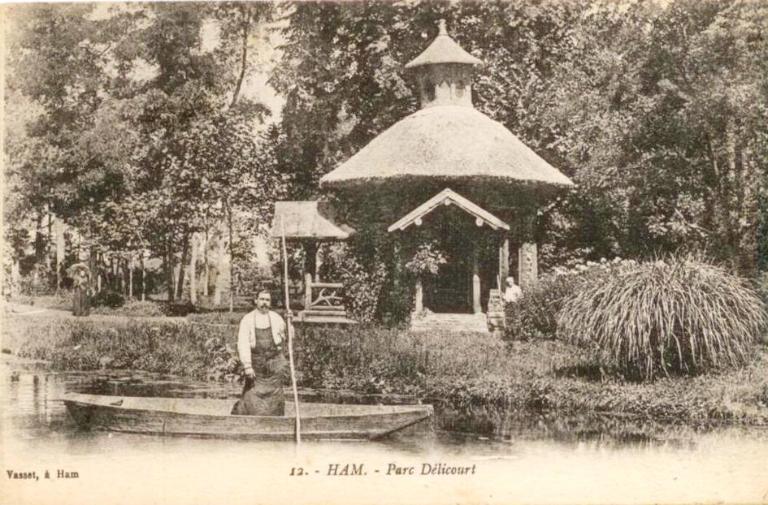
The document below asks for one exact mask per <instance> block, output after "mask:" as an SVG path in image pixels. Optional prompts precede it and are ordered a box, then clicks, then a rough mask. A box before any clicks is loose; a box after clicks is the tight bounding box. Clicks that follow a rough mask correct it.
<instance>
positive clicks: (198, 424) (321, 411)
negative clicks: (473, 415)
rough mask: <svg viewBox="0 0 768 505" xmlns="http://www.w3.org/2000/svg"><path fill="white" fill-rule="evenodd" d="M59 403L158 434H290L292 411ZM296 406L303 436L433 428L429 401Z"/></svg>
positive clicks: (177, 401) (373, 435) (92, 422)
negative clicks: (258, 413)
mask: <svg viewBox="0 0 768 505" xmlns="http://www.w3.org/2000/svg"><path fill="white" fill-rule="evenodd" d="M62 401H63V402H64V404H65V405H66V406H67V410H68V411H69V413H70V414H71V415H72V417H73V418H74V419H75V421H76V422H77V423H78V424H79V425H80V426H82V427H85V428H95V429H103V430H109V431H119V432H126V433H147V434H156V435H186V436H199V437H249V438H256V439H263V440H292V439H293V438H294V424H295V409H294V406H293V403H292V402H289V401H287V402H286V403H285V409H286V413H285V415H284V416H235V415H231V414H230V412H231V411H232V406H233V405H234V403H235V400H215V399H198V398H149V397H137V396H104V395H87V394H80V393H67V394H66V395H64V397H63V398H62ZM300 408H301V409H300V412H301V436H302V438H303V439H314V440H318V439H322V440H375V439H378V438H382V437H386V436H389V435H394V434H401V433H408V434H414V433H426V432H430V431H431V430H432V414H433V410H432V406H431V405H345V404H332V403H301V405H300Z"/></svg>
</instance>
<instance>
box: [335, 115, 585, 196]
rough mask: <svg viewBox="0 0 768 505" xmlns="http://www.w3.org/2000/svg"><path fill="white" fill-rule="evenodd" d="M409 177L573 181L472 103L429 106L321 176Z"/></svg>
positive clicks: (358, 179) (359, 179) (341, 180)
mask: <svg viewBox="0 0 768 505" xmlns="http://www.w3.org/2000/svg"><path fill="white" fill-rule="evenodd" d="M405 178H431V179H448V180H450V179H467V178H471V179H478V178H481V179H482V178H487V179H497V180H500V181H501V182H506V183H514V182H534V183H542V184H548V185H555V186H564V187H571V186H573V185H574V184H573V182H571V180H570V179H569V178H568V177H566V176H565V175H563V174H562V173H561V172H560V171H559V170H557V169H556V168H555V167H553V166H552V165H550V164H549V163H547V162H546V161H545V160H544V159H543V158H541V157H540V156H539V155H537V154H536V153H535V152H533V150H531V149H530V148H529V147H528V146H526V145H525V144H523V142H521V141H520V139H518V138H517V137H516V136H515V135H513V134H512V132H510V131H509V130H507V129H506V128H505V127H504V125H502V124H501V123H499V122H497V121H494V120H492V119H491V118H489V117H488V116H486V115H485V114H483V113H482V112H480V111H478V110H475V109H474V108H472V107H462V106H456V105H441V106H434V107H427V108H425V109H422V110H419V111H417V112H415V113H413V114H411V115H410V116H408V117H406V118H405V119H402V120H401V121H399V122H397V123H395V124H394V125H392V126H391V127H390V128H388V129H387V130H385V131H384V132H382V133H381V134H379V135H378V136H377V137H376V138H374V139H373V140H372V141H371V142H370V143H369V144H368V145H367V146H365V147H364V148H362V149H361V150H360V151H358V152H357V153H356V154H355V155H354V156H352V157H351V158H349V159H348V160H347V161H346V162H344V163H342V164H341V165H340V166H338V167H337V168H336V169H335V170H333V171H331V172H329V173H327V174H325V175H324V176H323V177H322V178H321V179H320V185H321V186H323V187H333V186H342V185H345V184H358V183H367V182H375V181H384V180H394V179H405Z"/></svg>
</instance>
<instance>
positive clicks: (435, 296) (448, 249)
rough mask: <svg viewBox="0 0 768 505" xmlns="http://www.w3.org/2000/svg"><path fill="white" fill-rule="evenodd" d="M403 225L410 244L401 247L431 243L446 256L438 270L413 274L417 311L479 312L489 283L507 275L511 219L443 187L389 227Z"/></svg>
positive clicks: (394, 228) (485, 301)
mask: <svg viewBox="0 0 768 505" xmlns="http://www.w3.org/2000/svg"><path fill="white" fill-rule="evenodd" d="M412 225H413V226H412ZM406 229H409V230H408V232H407V234H406V235H403V240H404V243H406V244H410V246H411V247H406V248H405V250H410V251H411V254H412V253H413V251H415V248H417V247H419V246H420V245H422V246H423V245H424V244H429V246H430V247H431V248H433V249H434V250H436V251H439V252H440V253H441V254H442V255H443V256H444V258H445V262H443V263H442V264H440V265H439V267H438V269H437V273H436V274H433V275H425V276H422V277H421V278H419V279H417V286H416V300H415V304H414V306H415V309H414V310H415V313H417V314H420V313H422V312H428V313H430V312H431V313H450V314H462V313H464V314H476V315H479V314H482V313H483V312H484V311H485V310H486V309H487V304H488V295H489V291H490V289H492V288H494V287H496V285H497V284H498V283H499V281H498V279H499V276H502V277H504V276H506V269H507V268H508V266H507V265H508V263H509V238H508V233H509V225H508V224H506V223H504V222H503V221H501V220H500V219H499V218H497V217H496V216H494V215H493V214H491V213H490V212H488V211H486V210H485V209H483V208H482V207H480V206H479V205H477V204H475V203H473V202H471V201H470V200H468V199H466V198H464V197H463V196H461V195H459V194H458V193H456V192H454V191H452V190H450V189H445V190H443V191H441V192H440V193H438V194H437V195H435V196H434V197H432V198H430V199H429V200H427V201H426V202H424V203H423V204H421V205H420V206H418V207H417V208H415V209H414V210H412V211H411V212H409V213H408V214H407V215H405V216H403V217H402V218H401V219H399V220H398V221H397V222H396V223H394V224H393V225H391V226H390V227H389V229H388V230H389V231H390V232H394V231H404V230H406ZM406 261H407V259H406Z"/></svg>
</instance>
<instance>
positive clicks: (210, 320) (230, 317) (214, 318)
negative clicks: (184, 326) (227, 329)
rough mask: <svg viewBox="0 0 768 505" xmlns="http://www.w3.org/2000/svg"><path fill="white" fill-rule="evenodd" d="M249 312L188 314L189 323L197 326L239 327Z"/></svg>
mask: <svg viewBox="0 0 768 505" xmlns="http://www.w3.org/2000/svg"><path fill="white" fill-rule="evenodd" d="M246 314H247V312H206V313H195V314H188V315H187V321H189V322H191V323H193V324H194V323H197V324H214V325H232V326H237V325H239V324H240V320H241V319H242V318H243V316H245V315H246Z"/></svg>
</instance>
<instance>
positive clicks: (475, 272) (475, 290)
mask: <svg viewBox="0 0 768 505" xmlns="http://www.w3.org/2000/svg"><path fill="white" fill-rule="evenodd" d="M477 257H478V251H477V242H475V244H474V247H473V249H472V312H473V313H475V314H480V313H482V312H483V308H482V306H481V305H480V265H479V263H478V258H477Z"/></svg>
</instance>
